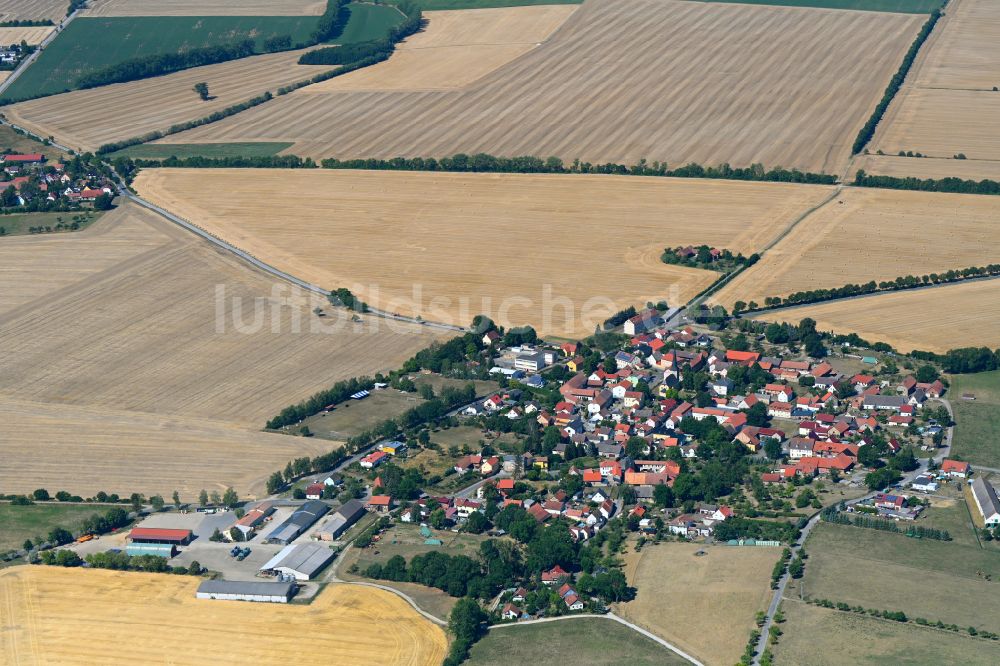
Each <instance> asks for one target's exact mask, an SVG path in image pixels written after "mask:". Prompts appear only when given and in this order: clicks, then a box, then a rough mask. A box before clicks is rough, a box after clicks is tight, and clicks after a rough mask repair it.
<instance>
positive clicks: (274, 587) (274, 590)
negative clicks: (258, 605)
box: [195, 580, 295, 604]
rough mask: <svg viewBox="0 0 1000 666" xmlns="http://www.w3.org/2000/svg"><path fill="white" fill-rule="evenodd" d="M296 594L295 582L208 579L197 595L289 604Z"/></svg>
mask: <svg viewBox="0 0 1000 666" xmlns="http://www.w3.org/2000/svg"><path fill="white" fill-rule="evenodd" d="M294 594H295V583H257V582H241V581H230V580H206V581H204V582H203V583H202V584H201V585H199V586H198V592H197V593H196V594H195V596H196V597H197V598H199V599H224V600H226V601H258V602H268V603H277V604H287V603H288V602H289V600H291V598H292V596H293V595H294Z"/></svg>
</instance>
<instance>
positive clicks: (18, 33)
mask: <svg viewBox="0 0 1000 666" xmlns="http://www.w3.org/2000/svg"><path fill="white" fill-rule="evenodd" d="M53 30H55V27H54V26H51V25H47V26H46V25H42V26H28V27H21V28H0V44H4V45H7V44H20V43H21V42H22V41H25V42H27V43H28V44H40V43H41V42H42V40H43V39H45V38H46V37H48V36H49V33H50V32H52V31H53Z"/></svg>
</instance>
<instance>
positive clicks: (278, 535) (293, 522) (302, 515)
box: [265, 500, 330, 546]
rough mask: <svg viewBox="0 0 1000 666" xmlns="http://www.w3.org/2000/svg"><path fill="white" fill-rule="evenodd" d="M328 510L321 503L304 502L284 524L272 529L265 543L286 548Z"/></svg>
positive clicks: (314, 501)
mask: <svg viewBox="0 0 1000 666" xmlns="http://www.w3.org/2000/svg"><path fill="white" fill-rule="evenodd" d="M329 510H330V507H328V506H327V505H326V504H323V503H322V502H319V501H316V500H311V501H309V502H306V503H305V504H303V505H302V506H300V507H299V508H298V509H296V511H295V513H293V514H292V515H290V516H289V517H288V519H287V520H286V521H285V522H283V523H281V524H280V525H278V526H277V527H276V528H274V531H273V532H271V533H270V534H269V535H268V537H267V539H265V542H266V543H280V544H282V545H285V546H287V545H288V544H289V543H291V542H292V541H294V540H295V539H297V538H298V537H299V535H300V534H302V533H303V532H305V531H306V530H307V529H309V527H310V526H311V525H312V524H313V523H315V522H316V521H317V520H319V519H320V517H322V516H323V515H324V514H325V513H326V512H327V511H329Z"/></svg>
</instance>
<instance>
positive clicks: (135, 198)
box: [115, 173, 467, 332]
mask: <svg viewBox="0 0 1000 666" xmlns="http://www.w3.org/2000/svg"><path fill="white" fill-rule="evenodd" d="M115 176H116V177H117V178H118V193H119V194H120V195H121V196H123V197H125V198H126V199H128V200H129V201H132V202H134V203H136V204H137V205H139V206H142V207H143V208H146V209H147V210H150V211H153V212H154V213H157V214H158V215H160V216H162V217H164V218H166V219H167V220H169V221H170V222H173V223H174V224H176V225H178V226H180V227H182V228H184V229H187V230H188V231H191V232H193V233H195V234H196V235H198V236H200V237H201V238H203V239H205V240H207V241H209V242H210V243H212V244H213V245H215V246H216V247H219V248H221V249H223V250H225V251H226V252H229V253H231V254H234V255H236V256H237V257H238V258H240V259H242V260H243V261H245V262H247V263H249V264H251V265H252V266H254V267H255V268H258V269H260V270H262V271H264V272H265V273H268V274H270V275H273V276H274V277H277V278H279V279H281V280H284V281H285V282H290V283H291V284H292V285H294V286H296V287H300V288H302V289H305V290H307V291H310V292H312V293H315V294H321V295H323V296H327V295H328V294H329V293H330V290H329V289H323V288H322V287H320V286H317V285H314V284H312V283H310V282H306V281H305V280H301V279H299V278H297V277H295V276H294V275H291V274H289V273H286V272H284V271H282V270H279V269H278V268H275V267H274V266H271V265H270V264H267V263H265V262H263V261H261V260H260V259H258V258H257V257H255V256H253V255H252V254H250V253H249V252H246V251H244V250H241V249H240V248H238V247H236V246H235V245H232V244H231V243H229V242H227V241H224V240H223V239H221V238H219V237H218V236H215V235H213V234H211V233H209V232H208V231H206V230H205V229H202V228H201V227H199V226H198V225H196V224H194V223H192V222H189V221H187V220H185V219H183V218H181V217H178V216H177V215H174V214H173V213H171V212H170V211H168V210H166V209H164V208H160V207H159V206H157V205H155V204H153V203H150V202H149V201H146V200H145V199H143V198H142V197H140V196H139V195H137V194H134V193H133V192H131V191H130V190H129V189H128V186H126V185H125V183H124V181H122V180H121V176H119V175H118V174H117V173H115ZM368 314H371V315H374V316H376V317H381V318H383V319H393V320H395V321H401V322H406V323H411V324H418V325H423V326H428V327H431V328H438V329H442V330H447V331H456V332H464V331H466V330H467V329H466V328H465V327H463V326H457V325H454V324H445V323H442V322H432V321H428V320H426V319H420V320H418V319H416V318H415V317H404V316H403V315H396V314H392V313H390V312H386V311H384V310H379V309H377V308H369V309H368Z"/></svg>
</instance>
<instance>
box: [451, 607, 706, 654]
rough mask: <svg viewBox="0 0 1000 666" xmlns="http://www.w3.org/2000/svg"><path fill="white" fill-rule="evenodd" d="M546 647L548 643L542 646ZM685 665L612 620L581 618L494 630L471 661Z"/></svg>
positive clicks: (476, 649) (483, 641) (479, 645)
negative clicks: (568, 657)
mask: <svg viewBox="0 0 1000 666" xmlns="http://www.w3.org/2000/svg"><path fill="white" fill-rule="evenodd" d="M540 646H544V648H541V647H540ZM568 655H572V656H571V658H570V659H569V660H568V661H569V662H570V663H572V664H574V666H618V665H619V664H629V665H635V666H645V665H647V664H648V665H649V666H653V665H654V664H655V665H656V666H681V664H687V663H688V662H687V661H686V660H684V659H682V658H680V657H678V656H677V655H675V654H674V653H673V652H671V651H669V650H667V649H666V648H664V647H661V646H660V645H657V644H656V643H655V642H653V641H652V640H650V639H648V638H646V637H645V636H643V635H642V634H639V633H637V632H635V631H633V630H631V629H629V628H628V627H626V626H624V625H621V624H619V623H617V622H614V621H612V620H605V619H601V618H579V619H575V620H562V621H559V622H545V623H542V624H529V625H524V626H520V627H510V628H503V629H494V630H492V631H490V633H489V634H487V635H486V636H485V637H484V638H483V639H482V640H480V641H479V642H478V643H476V644H475V645H473V646H472V651H471V652H470V654H469V659H468V661H466V662H465V663H467V664H469V666H507V665H508V664H533V665H534V666H563V664H565V663H567V656H568Z"/></svg>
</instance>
